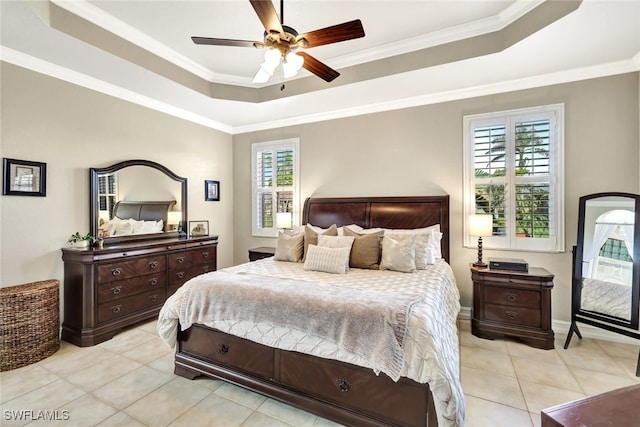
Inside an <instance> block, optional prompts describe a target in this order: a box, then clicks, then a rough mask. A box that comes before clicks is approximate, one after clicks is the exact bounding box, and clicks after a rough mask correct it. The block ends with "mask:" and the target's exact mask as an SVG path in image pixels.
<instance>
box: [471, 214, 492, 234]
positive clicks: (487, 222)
mask: <svg viewBox="0 0 640 427" xmlns="http://www.w3.org/2000/svg"><path fill="white" fill-rule="evenodd" d="M469 235H470V236H476V237H488V236H491V235H493V215H486V214H485V215H483V214H475V215H469Z"/></svg>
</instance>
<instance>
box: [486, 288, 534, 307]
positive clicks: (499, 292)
mask: <svg viewBox="0 0 640 427" xmlns="http://www.w3.org/2000/svg"><path fill="white" fill-rule="evenodd" d="M484 302H485V303H488V304H502V305H509V306H514V307H531V308H539V307H540V292H538V291H525V290H522V289H513V288H507V287H497V286H489V285H486V284H485V286H484Z"/></svg>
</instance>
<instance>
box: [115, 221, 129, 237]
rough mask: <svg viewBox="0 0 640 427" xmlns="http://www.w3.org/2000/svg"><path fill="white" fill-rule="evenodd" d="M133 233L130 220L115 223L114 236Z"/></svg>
mask: <svg viewBox="0 0 640 427" xmlns="http://www.w3.org/2000/svg"><path fill="white" fill-rule="evenodd" d="M131 233H133V226H132V225H131V223H130V222H129V221H118V222H116V224H115V228H114V230H113V234H112V236H125V235H129V234H131Z"/></svg>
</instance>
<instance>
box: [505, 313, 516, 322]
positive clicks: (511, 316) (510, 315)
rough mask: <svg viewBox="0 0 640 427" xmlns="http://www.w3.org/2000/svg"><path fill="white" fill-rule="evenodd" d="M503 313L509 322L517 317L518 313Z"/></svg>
mask: <svg viewBox="0 0 640 427" xmlns="http://www.w3.org/2000/svg"><path fill="white" fill-rule="evenodd" d="M505 313H506V314H507V317H508V318H509V319H511V320H513V319H515V318H516V316H517V315H518V313H516V312H513V311H505Z"/></svg>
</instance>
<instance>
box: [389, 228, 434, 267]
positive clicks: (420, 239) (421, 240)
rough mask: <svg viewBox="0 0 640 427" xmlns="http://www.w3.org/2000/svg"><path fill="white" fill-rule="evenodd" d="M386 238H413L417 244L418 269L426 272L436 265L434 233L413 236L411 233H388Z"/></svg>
mask: <svg viewBox="0 0 640 427" xmlns="http://www.w3.org/2000/svg"><path fill="white" fill-rule="evenodd" d="M384 235H385V236H389V237H391V238H393V239H396V240H401V239H406V238H412V239H413V241H414V243H415V247H414V249H415V253H416V268H417V269H418V270H424V269H426V268H427V266H428V265H430V264H435V262H436V259H435V258H436V257H435V252H434V250H433V247H432V239H433V237H432V233H431V232H428V233H427V234H411V233H392V232H386V233H385V234H384Z"/></svg>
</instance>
